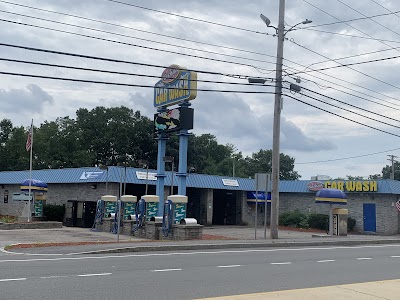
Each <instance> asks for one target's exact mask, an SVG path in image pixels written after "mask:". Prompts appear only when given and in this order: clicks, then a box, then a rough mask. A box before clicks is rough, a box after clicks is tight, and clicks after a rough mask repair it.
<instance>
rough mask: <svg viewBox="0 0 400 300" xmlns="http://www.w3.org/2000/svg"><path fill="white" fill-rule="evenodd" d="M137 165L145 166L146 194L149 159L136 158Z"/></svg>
mask: <svg viewBox="0 0 400 300" xmlns="http://www.w3.org/2000/svg"><path fill="white" fill-rule="evenodd" d="M138 163H139V165H141V166H143V168H144V167H145V168H146V191H145V193H144V194H145V195H147V188H148V180H149V161H148V160H147V159H139V160H138Z"/></svg>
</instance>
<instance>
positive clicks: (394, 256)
mask: <svg viewBox="0 0 400 300" xmlns="http://www.w3.org/2000/svg"><path fill="white" fill-rule="evenodd" d="M391 257H393V258H400V256H399V255H393V256H391Z"/></svg>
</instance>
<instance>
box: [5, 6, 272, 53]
mask: <svg viewBox="0 0 400 300" xmlns="http://www.w3.org/2000/svg"><path fill="white" fill-rule="evenodd" d="M0 2H3V3H7V4H10V5H15V6H19V7H25V8H29V9H33V10H38V11H43V12H47V13H52V14H57V15H61V16H67V17H72V18H77V19H81V20H86V21H91V22H96V23H99V24H106V25H111V26H115V27H119V28H124V29H128V30H133V31H137V32H143V33H147V34H151V35H156V36H162V37H167V38H171V39H176V40H180V41H185V42H191V43H195V44H200V45H207V46H212V47H218V48H222V49H228V50H234V51H239V52H245V53H250V54H257V55H262V56H268V57H272V58H276V56H274V55H268V54H265V53H260V52H255V51H251V50H245V49H240V48H235V47H229V46H223V45H217V44H211V43H206V42H200V41H195V40H191V39H186V38H180V37H176V36H172V35H168V34H162V33H157V32H152V31H148V30H143V29H138V28H134V27H131V26H126V25H121V24H116V23H111V22H106V21H102V20H98V19H93V18H87V17H82V16H78V15H74V14H69V13H64V12H59V11H54V10H49V9H43V8H38V7H34V6H29V5H23V4H18V3H14V2H10V1H4V0H0Z"/></svg>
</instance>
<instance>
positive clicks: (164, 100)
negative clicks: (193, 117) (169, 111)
mask: <svg viewBox="0 0 400 300" xmlns="http://www.w3.org/2000/svg"><path fill="white" fill-rule="evenodd" d="M196 96H197V73H196V72H191V71H188V70H186V69H185V68H182V67H180V66H178V65H171V66H169V67H168V68H167V69H165V70H164V72H163V73H162V75H161V80H160V81H158V82H157V83H156V85H155V86H154V107H163V106H164V107H166V106H170V105H173V104H177V103H180V102H183V101H186V100H192V99H194V98H196Z"/></svg>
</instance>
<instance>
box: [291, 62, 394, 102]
mask: <svg viewBox="0 0 400 300" xmlns="http://www.w3.org/2000/svg"><path fill="white" fill-rule="evenodd" d="M295 64H296V65H299V66H301V67H305V66H304V65H301V64H298V63H295ZM285 67H287V70H290V69H293V70H296V71H299V69H297V68H295V67H289V66H286V65H285ZM318 73H321V74H322V75H324V76H327V77H330V78H333V79H336V80H339V81H342V82H345V83H348V84H351V85H353V86H356V87H359V88H362V89H364V90H367V91H370V92H373V93H376V94H379V95H382V96H385V97H387V98H391V99H393V100H397V101H400V99H397V98H394V97H392V96H389V95H385V94H382V93H380V92H377V91H374V90H372V89H370V88H367V87H363V86H361V85H359V84H356V83H353V82H350V81H347V80H344V79H341V78H338V77H335V76H333V75H329V74H325V73H323V72H321V71H318ZM304 75H306V76H309V77H312V78H316V79H320V80H323V81H324V82H328V83H330V84H333V85H337V86H340V87H342V88H345V89H347V90H350V91H352V92H355V93H359V94H361V95H364V96H368V97H371V98H373V99H376V100H379V101H382V102H386V103H390V104H392V105H398V104H395V103H392V102H390V101H388V100H384V99H381V98H378V97H376V96H372V95H369V94H366V93H364V92H360V91H357V90H355V89H352V88H349V87H347V86H344V85H342V84H339V83H336V82H333V81H329V80H327V79H325V78H321V77H318V76H315V75H313V74H309V73H306V74H304ZM329 88H331V89H333V90H336V91H339V92H342V93H345V94H347V95H350V96H354V97H357V98H359V99H364V100H366V101H369V102H372V103H375V104H378V105H382V106H386V107H389V108H392V109H396V110H399V109H397V108H394V107H392V106H388V105H385V104H382V103H379V102H376V101H373V100H370V99H366V98H364V97H361V96H359V95H355V94H351V93H349V92H345V91H343V90H340V89H338V88H336V87H334V86H330V87H329Z"/></svg>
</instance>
